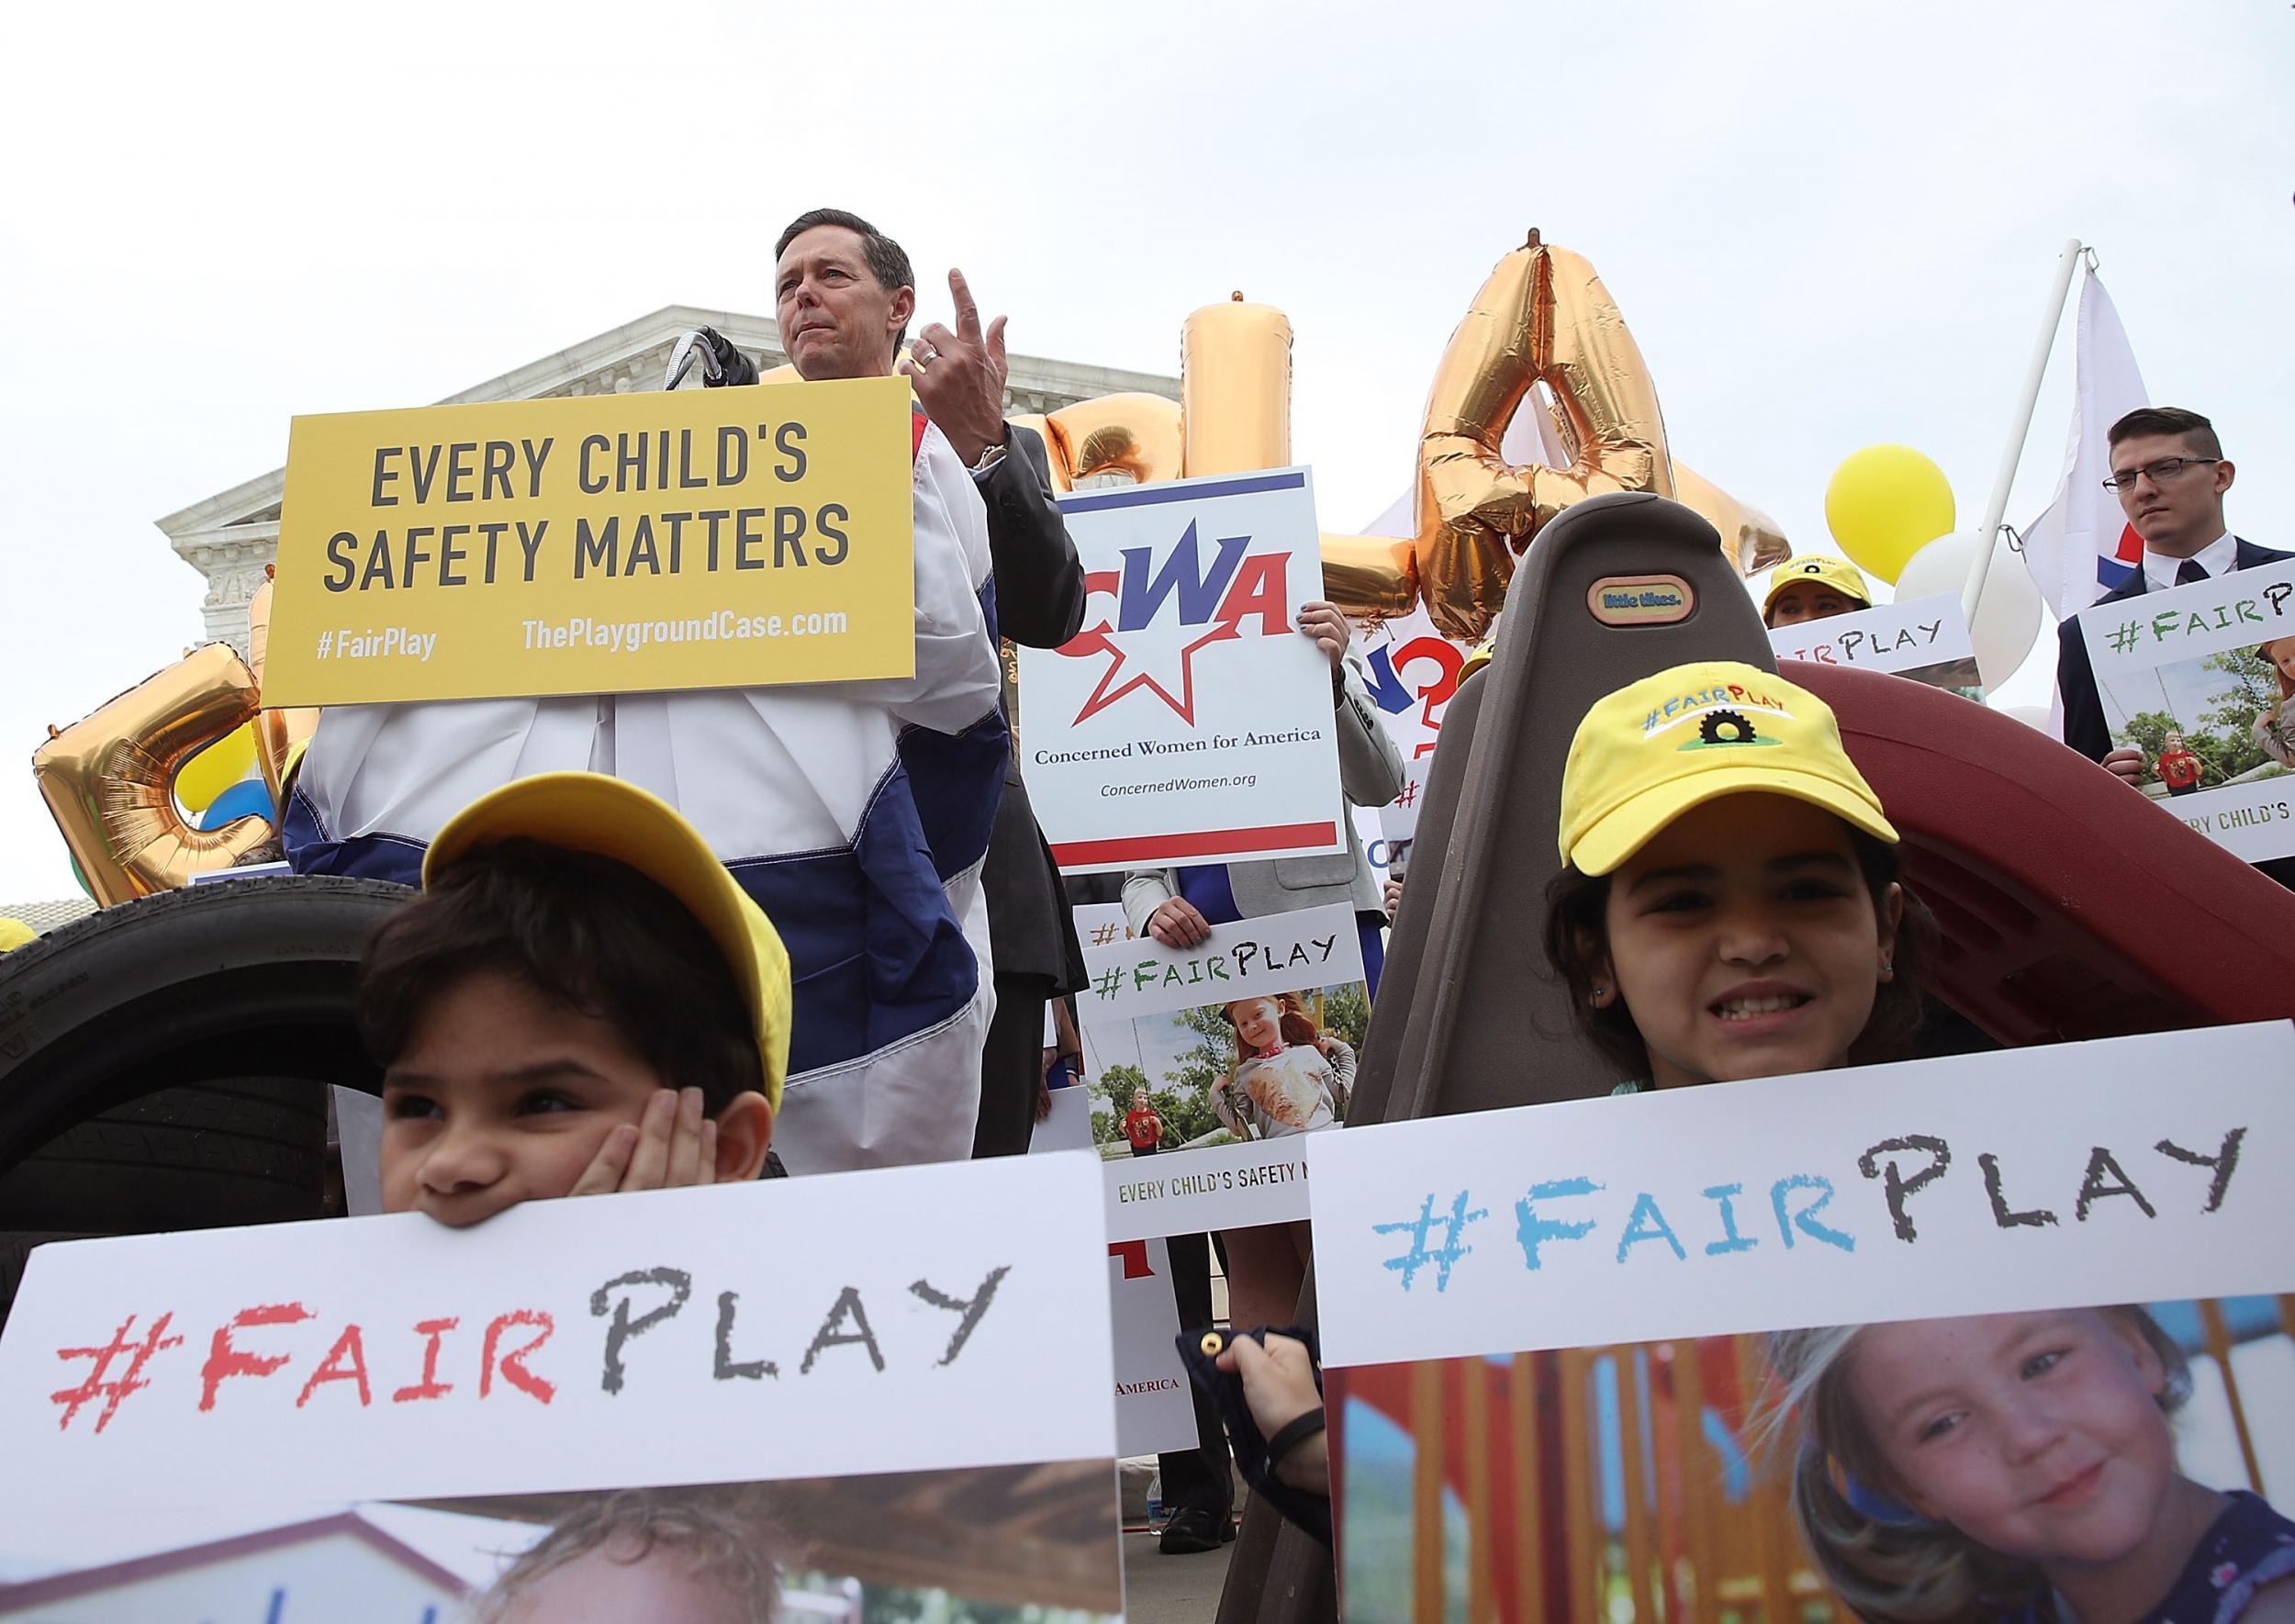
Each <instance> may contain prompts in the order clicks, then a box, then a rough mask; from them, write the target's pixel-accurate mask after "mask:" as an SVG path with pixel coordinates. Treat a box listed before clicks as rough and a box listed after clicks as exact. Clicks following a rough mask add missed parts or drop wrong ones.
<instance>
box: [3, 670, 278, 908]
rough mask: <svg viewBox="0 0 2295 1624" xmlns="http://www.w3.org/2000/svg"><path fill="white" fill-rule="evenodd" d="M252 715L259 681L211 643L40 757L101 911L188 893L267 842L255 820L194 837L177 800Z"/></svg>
mask: <svg viewBox="0 0 2295 1624" xmlns="http://www.w3.org/2000/svg"><path fill="white" fill-rule="evenodd" d="M254 714H255V678H254V675H253V674H252V672H250V671H249V670H248V668H247V666H245V665H244V664H243V663H242V662H241V659H240V657H239V655H238V654H237V653H236V652H235V651H234V650H233V649H232V648H231V647H230V646H229V644H221V643H211V644H207V646H206V647H204V648H197V649H194V650H193V651H192V652H191V653H190V654H188V655H185V656H184V657H183V658H182V659H180V660H178V661H177V662H176V663H175V664H174V665H173V666H168V667H167V669H165V670H164V671H161V672H159V673H158V674H156V675H155V676H152V677H150V678H146V679H145V680H144V681H142V682H140V683H139V684H138V685H137V686H135V687H134V688H131V689H129V690H128V691H127V692H126V693H124V694H121V695H120V696H119V697H118V698H117V699H115V700H110V701H109V702H107V703H106V704H105V705H104V706H102V707H101V708H100V709H98V710H97V711H95V713H94V714H93V715H91V716H89V717H88V718H87V719H86V720H84V721H82V722H74V723H73V725H72V726H70V727H67V728H65V729H64V730H63V731H62V732H61V733H59V734H56V735H55V736H54V737H52V738H50V740H49V741H48V742H47V743H46V744H45V745H41V746H40V747H39V750H38V751H36V752H35V753H34V754H33V756H32V772H33V776H34V777H35V778H38V779H39V792H40V795H41V797H42V799H44V800H45V801H47V802H48V810H49V811H50V812H51V813H52V814H54V816H55V820H56V826H57V828H59V829H60V830H62V832H63V839H64V845H65V846H69V847H70V848H71V851H72V856H73V860H74V861H76V862H77V863H78V864H79V867H80V872H81V873H82V875H84V877H85V879H86V882H87V888H88V890H89V892H90V894H92V895H93V896H94V897H95V900H96V901H97V902H100V903H102V904H104V905H105V906H106V907H109V906H111V905H112V904H113V903H116V902H129V901H130V900H132V899H134V898H136V897H140V896H149V895H151V893H152V892H154V891H162V890H171V889H173V888H174V887H176V886H180V885H188V884H189V883H191V877H192V876H193V875H195V874H203V873H207V872H208V871H210V870H212V869H217V868H233V867H235V866H237V865H238V863H239V862H240V861H241V859H242V858H244V857H246V856H247V855H248V854H249V853H251V852H252V851H253V850H254V849H255V848H256V847H258V846H262V845H263V843H264V842H265V841H267V840H269V839H270V838H271V825H270V824H269V823H265V822H264V821H263V819H261V818H256V817H247V818H238V819H234V820H233V821H232V822H230V823H226V824H225V825H224V826H223V827H222V828H220V829H215V830H207V831H202V830H198V829H195V828H193V827H192V826H191V825H190V824H189V823H186V822H185V819H184V815H183V813H182V812H180V811H178V810H177V809H176V805H175V798H174V778H175V772H176V769H177V768H178V767H181V766H182V765H183V764H184V763H185V761H187V760H189V759H190V758H191V757H192V756H194V755H195V754H196V753H197V752H198V751H199V750H200V749H201V748H203V747H204V746H206V745H209V744H211V743H213V742H214V741H215V740H216V739H218V738H219V737H221V736H222V735H223V734H228V733H229V732H230V731H231V730H232V729H233V728H236V727H238V726H240V725H241V723H242V722H246V721H248V720H249V719H250V718H252V716H253V715H254Z"/></svg>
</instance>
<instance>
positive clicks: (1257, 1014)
mask: <svg viewBox="0 0 2295 1624" xmlns="http://www.w3.org/2000/svg"><path fill="white" fill-rule="evenodd" d="M1227 1014H1228V1017H1229V1018H1230V1019H1231V1020H1233V1021H1234V1022H1235V1029H1236V1036H1238V1037H1240V1038H1242V1039H1243V1041H1244V1042H1245V1043H1247V1044H1248V1045H1250V1047H1253V1048H1255V1049H1274V1048H1280V1047H1282V1041H1283V1010H1282V1004H1280V1003H1278V1002H1276V1001H1275V1000H1274V999H1271V998H1242V999H1237V1001H1236V1002H1233V1003H1231V1004H1229V1005H1228V1006H1227Z"/></svg>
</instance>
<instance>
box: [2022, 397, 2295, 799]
mask: <svg viewBox="0 0 2295 1624" xmlns="http://www.w3.org/2000/svg"><path fill="white" fill-rule="evenodd" d="M2110 444H2111V476H2110V478H2109V479H2107V480H2105V481H2104V485H2105V487H2106V488H2108V489H2110V491H2111V492H2112V493H2113V494H2114V495H2116V496H2117V497H2119V498H2120V508H2121V511H2122V512H2124V513H2125V514H2127V516H2128V524H2129V526H2130V527H2131V528H2132V529H2133V530H2134V532H2135V533H2136V534H2137V535H2138V536H2140V537H2142V538H2143V541H2144V567H2143V568H2141V569H2140V570H2138V571H2136V573H2135V575H2134V576H2133V578H2131V579H2130V580H2129V581H2128V583H2127V585H2125V586H2123V587H2120V588H2115V589H2113V590H2112V591H2110V592H2107V593H2105V594H2104V595H2103V596H2102V597H2101V598H2100V599H2098V600H2097V601H2099V602H2100V603H2117V602H2120V601H2121V600H2122V599H2129V598H2141V597H2143V596H2144V594H2145V593H2146V592H2165V591H2166V590H2167V589H2168V588H2171V587H2180V586H2187V585H2189V583H2191V582H2193V581H2204V580H2209V579H2211V578H2213V577H2216V576H2219V575H2222V574H2223V573H2224V572H2225V571H2227V570H2234V569H2255V568H2257V567H2259V566H2263V565H2267V564H2278V563H2282V562H2284V561H2286V560H2288V559H2289V558H2295V553H2275V552H2273V551H2272V550H2271V549H2270V548H2268V547H2258V546H2256V544H2255V543H2253V542H2247V541H2242V540H2241V539H2240V538H2239V537H2237V536H2234V535H2233V534H2231V533H2230V532H2229V530H2228V529H2227V528H2226V527H2225V525H2224V522H2223V493H2224V492H2225V491H2227V490H2229V489H2231V487H2232V477H2233V474H2234V472H2235V470H2234V469H2233V466H2232V465H2231V464H2230V463H2229V462H2228V461H2226V460H2225V459H2224V456H2223V447H2222V442H2220V441H2218V440H2217V439H2216V437H2215V425H2214V424H2212V423H2211V422H2209V421H2208V420H2207V419H2205V418H2203V417H2201V416H2200V414H2199V413H2198V412H2196V411H2186V410H2185V409H2183V408H2181V407H2179V406H2147V407H2144V408H2143V409H2140V410H2136V411H2132V412H2130V413H2128V415H2127V416H2126V417H2123V418H2121V420H2119V421H2118V422H2116V423H2114V424H2112V426H2111V431H2110ZM2056 636H2057V653H2056V689H2057V691H2058V692H2059V693H2061V694H2062V695H2063V696H2064V742H2065V743H2066V744H2067V745H2071V746H2072V748H2074V749H2075V750H2077V751H2078V752H2079V753H2080V754H2081V755H2083V756H2087V757H2088V759H2089V760H2090V761H2096V762H2101V763H2102V764H2103V765H2104V766H2105V767H2108V768H2110V770H2111V771H2112V772H2114V773H2117V774H2118V775H2119V776H2120V777H2121V778H2124V779H2126V780H2127V781H2128V783H2130V784H2131V785H2134V784H2141V783H2142V782H2143V781H2144V772H2145V770H2146V765H2147V764H2146V763H2145V761H2144V752H2143V751H2141V750H2134V749H2127V748H2121V749H2114V748H2113V747H2112V743H2111V729H2110V725H2109V724H2108V723H2107V722H2105V720H2104V708H2103V703H2102V701H2101V700H2099V698H2098V697H2097V693H2096V675H2095V672H2094V671H2093V670H2092V669H2091V668H2090V666H2089V665H2088V644H2087V643H2086V642H2085V641H2084V640H2083V639H2082V638H2081V636H2080V628H2079V625H2078V623H2077V622H2075V621H2066V622H2064V623H2063V624H2062V625H2060V626H2059V627H2057V628H2056Z"/></svg>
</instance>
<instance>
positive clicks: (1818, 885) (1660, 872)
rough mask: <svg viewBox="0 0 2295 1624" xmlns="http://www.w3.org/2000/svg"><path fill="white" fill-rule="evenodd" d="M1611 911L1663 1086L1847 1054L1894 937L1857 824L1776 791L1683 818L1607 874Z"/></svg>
mask: <svg viewBox="0 0 2295 1624" xmlns="http://www.w3.org/2000/svg"><path fill="white" fill-rule="evenodd" d="M1898 905H1901V900H1899V904H1898ZM1603 923H1604V928H1605V931H1606V934H1607V937H1608V949H1609V951H1608V961H1609V967H1610V969H1611V971H1612V973H1614V975H1615V977H1616V980H1615V981H1614V983H1613V984H1614V985H1615V986H1616V987H1617V989H1618V993H1619V994H1620V995H1621V996H1622V997H1623V998H1624V1000H1625V1004H1626V1009H1627V1012H1628V1013H1629V1014H1631V1015H1632V1017H1633V1022H1634V1025H1635V1028H1636V1029H1637V1030H1638V1031H1640V1034H1641V1038H1642V1042H1643V1043H1644V1044H1645V1045H1646V1046H1647V1047H1648V1048H1649V1051H1650V1063H1651V1070H1652V1072H1653V1073H1654V1075H1653V1077H1652V1078H1651V1081H1655V1082H1657V1083H1658V1084H1659V1085H1661V1086H1662V1087H1673V1086H1676V1085H1678V1084H1682V1083H1695V1082H1733V1081H1738V1080H1740V1079H1742V1078H1748V1077H1778V1076H1787V1075H1790V1074H1792V1073H1795V1072H1800V1071H1815V1070H1823V1069H1824V1068H1826V1067H1830V1066H1838V1065H1840V1064H1842V1061H1843V1059H1844V1058H1845V1057H1846V1056H1847V1054H1848V1052H1849V1047H1850V1045H1851V1044H1853V1043H1854V1042H1855V1041H1856V1039H1857V1036H1858V1035H1859V1034H1861V1033H1862V1032H1863V1031H1864V1025H1865V1022H1866V1021H1867V1020H1869V1019H1870V1018H1871V1016H1872V1014H1873V1003H1874V999H1875V995H1876V993H1877V991H1878V990H1879V984H1880V981H1879V979H1880V968H1881V964H1882V961H1883V960H1884V959H1886V958H1889V957H1890V956H1891V954H1892V953H1893V951H1894V946H1895V941H1896V921H1895V919H1894V918H1893V917H1891V918H1886V919H1885V918H1883V917H1881V916H1880V914H1879V913H1878V911H1876V910H1875V907H1874V903H1873V894H1872V891H1871V890H1869V889H1868V888H1867V887H1866V885H1865V883H1864V875H1863V873H1862V872H1861V870H1860V869H1859V868H1858V866H1857V857H1856V848H1855V847H1854V846H1853V845H1852V844H1851V842H1850V839H1849V826H1848V825H1847V824H1846V823H1842V821H1841V820H1840V819H1839V818H1837V817H1835V816H1833V815H1832V814H1831V813H1830V812H1825V811H1823V810H1822V809H1821V808H1819V807H1815V806H1811V805H1810V804H1809V803H1808V802H1807V801H1797V800H1794V799H1792V798H1790V797H1787V796H1782V795H1766V794H1739V795H1726V796H1723V797H1722V798H1721V799H1719V800H1718V801H1707V803H1706V804H1705V805H1703V806H1700V807H1696V808H1693V809H1692V810H1690V811H1689V812H1685V813H1683V814H1682V815H1681V816H1680V817H1678V818H1676V819H1674V822H1673V823H1669V824H1668V825H1666V827H1665V828H1664V829H1663V830H1662V831H1661V832H1660V833H1659V834H1657V835H1656V836H1655V837H1654V838H1653V839H1651V842H1650V843H1649V845H1647V846H1643V847H1642V848H1641V849H1640V851H1639V852H1636V853H1635V854H1634V855H1633V857H1630V858H1629V859H1628V860H1627V862H1626V863H1625V864H1624V866H1623V867H1621V868H1618V871H1617V872H1616V873H1615V874H1613V875H1612V876H1611V877H1610V890H1609V900H1608V902H1607V904H1606V908H1605V913H1604V920H1603ZM1605 979H1607V978H1605Z"/></svg>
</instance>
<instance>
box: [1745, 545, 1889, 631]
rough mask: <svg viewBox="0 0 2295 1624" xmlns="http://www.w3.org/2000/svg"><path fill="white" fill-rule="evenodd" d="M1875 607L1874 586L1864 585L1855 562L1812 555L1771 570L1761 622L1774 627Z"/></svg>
mask: <svg viewBox="0 0 2295 1624" xmlns="http://www.w3.org/2000/svg"><path fill="white" fill-rule="evenodd" d="M1872 607H1873V588H1871V587H1869V586H1867V585H1865V581H1864V575H1863V574H1862V573H1861V572H1860V571H1859V570H1858V568H1857V566H1855V565H1853V564H1852V563H1850V562H1849V561H1848V560H1847V559H1846V558H1831V557H1828V556H1826V555H1825V554H1821V553H1819V554H1810V555H1809V556H1808V557H1806V558H1788V559H1786V561H1785V562H1784V563H1783V564H1780V565H1779V566H1777V567H1776V568H1775V569H1774V570H1772V571H1771V572H1770V574H1769V596H1768V597H1767V598H1765V599H1763V600H1762V605H1761V623H1762V624H1763V625H1764V626H1768V627H1770V628H1772V629H1773V630H1774V628H1776V627H1778V626H1797V625H1799V624H1800V623H1801V622H1804V621H1824V620H1830V619H1831V618H1832V617H1833V616H1834V615H1847V614H1854V613H1856V611H1857V610H1861V609H1871V608H1872Z"/></svg>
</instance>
